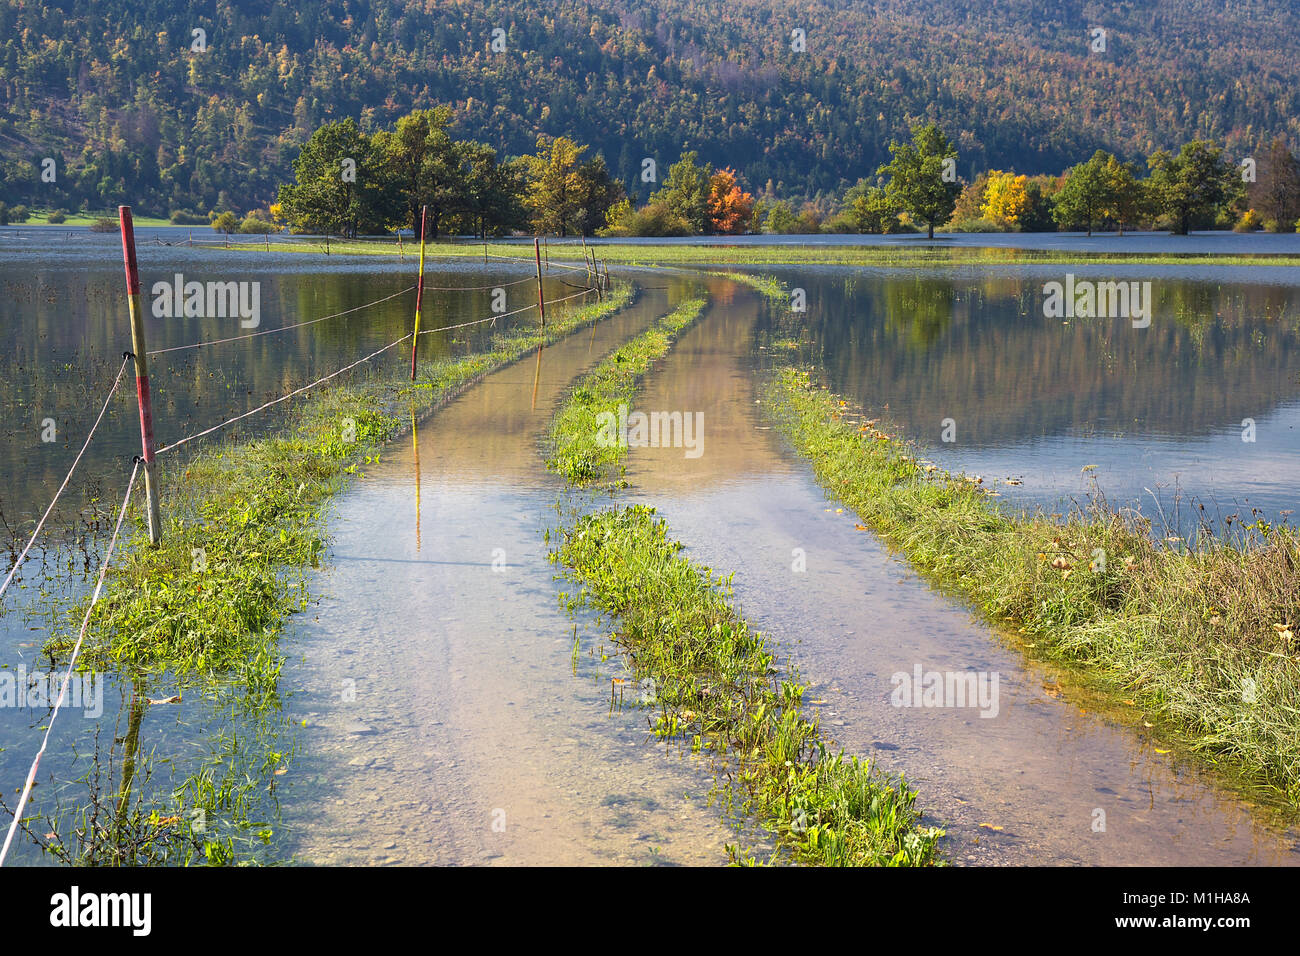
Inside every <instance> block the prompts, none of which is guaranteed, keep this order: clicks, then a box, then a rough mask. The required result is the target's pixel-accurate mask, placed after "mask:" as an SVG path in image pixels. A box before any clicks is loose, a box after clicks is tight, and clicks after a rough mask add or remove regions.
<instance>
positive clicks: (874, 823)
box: [551, 505, 943, 866]
mask: <svg viewBox="0 0 1300 956" xmlns="http://www.w3.org/2000/svg"><path fill="white" fill-rule="evenodd" d="M681 550H682V544H681V543H680V542H678V541H672V540H670V539H669V537H668V531H667V526H666V523H665V522H664V521H663V520H662V519H660V518H657V517H656V516H655V512H654V509H653V508H648V507H646V506H644V505H633V506H630V507H625V508H610V509H606V510H603V511H599V512H596V513H594V514H589V515H585V516H583V517H582V518H580V519H579V520H578V521H577V523H576V524H575V525H574V526H573V527H572V528H569V529H566V530H565V531H564V532H563V540H562V542H561V544H560V545H559V547H558V548H557V549H556V550H555V551H554V552H552V555H551V559H552V561H555V562H557V563H559V564H562V565H563V566H564V567H565V570H566V574H567V575H568V577H569V579H570V580H572V581H574V582H576V583H578V584H580V585H581V588H580V590H579V592H578V593H577V594H576V595H568V594H565V595H562V598H561V599H562V600H563V601H565V602H566V604H567V606H568V608H569V610H570V611H571V612H572V611H574V610H576V609H577V608H579V607H590V608H594V609H596V610H597V611H599V612H600V613H602V614H605V615H608V616H609V617H610V619H611V620H612V619H614V618H617V621H618V625H617V630H616V631H615V633H614V634H613V638H612V639H613V641H614V642H615V643H617V644H618V645H620V646H621V647H622V648H623V649H624V650H625V651H626V652H627V655H628V657H629V659H630V661H631V663H632V666H633V669H634V672H635V673H636V675H637V677H638V678H645V677H650V678H651V679H653V680H654V682H655V690H656V700H655V702H654V704H653V706H655V707H658V708H659V714H658V716H657V717H656V718H655V722H654V733H655V735H656V736H657V737H660V738H663V739H668V740H671V739H674V738H679V739H681V740H683V741H690V745H691V747H692V749H693V750H696V751H699V750H709V751H711V752H712V753H713V754H714V755H715V757H716V758H717V759H718V760H719V761H720V762H721V763H722V764H723V765H724V766H725V772H726V773H727V775H728V776H729V778H730V783H729V787H730V788H731V789H732V791H733V792H735V793H738V794H739V795H740V796H741V800H742V807H743V808H744V809H745V810H746V811H747V812H749V813H752V814H754V815H755V817H757V818H758V819H759V820H760V821H761V822H762V823H763V824H764V826H766V827H767V828H768V829H769V830H771V831H772V833H773V834H774V835H775V836H776V838H777V843H778V846H779V847H784V848H786V849H788V850H789V851H790V852H791V853H792V854H793V857H794V859H796V860H797V861H798V862H801V863H806V864H812V865H819V866H922V865H927V864H931V863H934V862H935V848H936V844H937V842H938V840H939V838H940V837H941V836H943V831H942V830H939V829H937V828H934V827H927V826H922V825H921V823H920V817H921V815H920V812H919V811H918V810H917V808H916V793H915V791H913V790H912V789H911V788H910V787H909V786H908V784H907V782H906V781H905V780H904V779H902V778H901V777H898V778H894V777H889V776H886V775H885V774H883V773H881V772H879V771H878V770H876V769H875V768H874V767H873V765H872V763H871V761H870V760H865V761H860V760H859V759H858V758H857V757H853V758H851V759H845V758H844V756H843V755H842V754H840V753H836V752H832V751H831V750H830V749H829V748H828V747H827V745H826V743H825V741H824V740H823V739H822V738H821V734H820V729H819V727H818V723H817V720H816V718H814V719H813V720H808V719H807V718H806V717H804V716H803V711H802V708H801V703H802V700H803V695H804V694H805V693H806V691H807V687H806V686H805V685H803V684H801V683H799V680H798V676H797V674H795V673H793V672H790V673H788V674H787V675H786V676H784V677H782V676H780V675H779V672H778V670H777V667H776V655H775V653H774V652H773V651H771V650H770V649H769V648H768V647H767V644H766V642H765V641H764V639H763V637H762V635H760V634H759V633H758V632H756V631H754V630H753V629H752V628H750V627H749V625H748V624H747V623H746V622H745V621H744V619H743V618H741V616H740V615H739V614H738V613H737V612H736V610H735V609H734V608H733V607H732V604H731V598H732V590H731V579H730V578H729V577H728V578H725V579H724V578H720V577H718V578H715V577H714V576H713V574H712V572H710V571H709V570H708V569H706V568H702V567H699V566H697V565H695V564H693V563H691V562H690V561H688V560H687V559H685V558H683V557H681V556H680V554H679V553H678V552H680V551H681ZM728 852H729V853H730V855H731V857H732V860H733V861H734V862H752V860H750V859H748V858H746V857H745V856H744V855H742V854H741V853H740V852H739V851H738V850H737V849H736V848H735V847H732V846H729V847H728Z"/></svg>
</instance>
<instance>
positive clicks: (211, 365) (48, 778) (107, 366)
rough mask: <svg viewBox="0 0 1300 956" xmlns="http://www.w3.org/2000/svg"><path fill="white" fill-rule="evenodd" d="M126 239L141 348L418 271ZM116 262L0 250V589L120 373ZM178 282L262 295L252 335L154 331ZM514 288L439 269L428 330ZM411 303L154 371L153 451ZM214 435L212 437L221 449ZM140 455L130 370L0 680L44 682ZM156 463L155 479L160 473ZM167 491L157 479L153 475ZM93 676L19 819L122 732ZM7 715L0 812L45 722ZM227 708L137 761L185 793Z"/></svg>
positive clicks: (49, 242)
mask: <svg viewBox="0 0 1300 956" xmlns="http://www.w3.org/2000/svg"><path fill="white" fill-rule="evenodd" d="M140 238H141V242H140V249H139V261H140V272H141V280H142V284H143V286H144V289H145V291H146V296H145V307H146V313H147V318H146V327H147V335H148V338H149V347H150V348H151V349H154V348H167V347H170V346H173V345H178V344H185V343H189V342H193V341H203V340H208V339H214V338H224V337H227V336H230V335H239V334H242V333H244V332H246V331H257V330H264V329H269V328H274V327H276V326H279V325H282V324H289V323H293V322H298V321H303V320H305V319H310V318H315V317H317V316H320V315H328V314H331V313H335V312H339V311H343V310H346V309H351V308H354V307H356V306H357V305H361V304H363V303H367V302H370V301H372V300H374V299H379V298H382V297H385V296H389V295H391V294H393V293H394V292H398V291H400V290H402V289H404V288H406V287H407V286H408V285H410V284H412V283H413V282H414V276H413V273H414V269H415V264H414V262H413V260H412V259H411V258H410V257H409V256H407V257H406V259H405V260H404V261H398V260H397V259H396V258H393V259H391V260H389V259H382V258H376V257H353V258H343V257H339V256H331V257H329V258H328V259H327V258H326V257H325V256H323V255H319V256H317V255H311V254H306V255H299V254H293V255H280V256H275V257H274V259H273V261H269V260H268V259H267V258H266V257H264V256H262V255H261V254H260V252H259V250H257V249H252V250H244V249H240V250H235V251H226V250H222V249H215V250H214V249H201V248H200V249H188V248H177V247H160V246H156V245H151V244H149V243H147V242H145V241H144V240H143V236H141V237H140ZM121 255H122V254H121V245H120V240H118V238H117V237H116V236H95V235H91V234H88V233H84V232H83V233H79V234H76V235H75V236H74V238H72V239H68V240H62V239H60V238H57V237H52V236H50V235H49V234H48V233H47V234H42V235H41V236H40V237H39V238H38V240H31V241H29V240H24V241H23V242H21V243H13V244H0V320H2V321H0V344H2V346H3V347H2V348H0V355H3V357H2V358H0V401H2V402H3V404H4V407H5V409H6V411H7V413H8V414H7V415H6V417H5V425H4V427H3V429H0V458H2V459H3V460H4V462H5V467H4V482H3V486H2V487H0V534H2V535H3V546H4V547H5V548H6V550H7V551H8V554H7V559H8V560H7V561H6V562H4V563H3V566H2V567H0V577H2V576H3V574H6V573H7V572H8V571H9V569H10V568H11V567H12V562H13V561H15V560H16V558H17V554H18V550H19V549H20V548H21V546H22V544H23V543H25V542H26V540H27V537H28V536H29V535H30V533H31V530H32V528H33V527H34V525H35V521H36V518H37V517H38V516H39V515H40V513H41V512H42V511H43V510H44V508H45V507H46V505H47V504H48V503H49V501H50V499H51V497H52V496H53V494H54V492H55V490H56V489H57V488H58V485H59V483H60V482H61V481H62V480H63V477H64V474H65V473H66V471H67V468H68V467H69V466H70V465H71V463H72V461H73V459H74V458H75V456H76V454H77V451H78V449H79V448H80V446H81V443H82V442H83V440H84V438H85V434H86V431H87V429H88V428H89V426H90V424H91V422H92V421H93V418H94V416H95V415H96V414H97V413H98V411H99V408H100V404H101V403H102V401H103V397H104V394H105V392H106V390H107V387H108V385H109V384H110V383H111V381H112V378H113V375H114V374H115V373H116V371H117V369H118V366H119V365H120V364H121V352H122V350H124V349H125V348H129V347H130V331H129V326H128V324H127V313H126V308H125V299H124V295H123V287H124V284H125V283H124V277H123V271H122V265H121ZM177 272H180V273H182V274H184V275H185V276H186V279H187V280H199V281H207V280H221V281H250V282H259V283H261V322H260V324H259V326H258V327H257V328H256V329H248V330H245V329H242V328H240V326H239V321H238V319H237V318H225V319H222V318H188V319H160V318H156V317H154V316H153V315H152V313H151V311H150V305H149V303H150V301H151V300H150V298H149V295H148V294H147V293H148V292H149V290H150V287H151V283H152V282H153V281H155V280H158V281H163V280H167V281H170V279H171V277H173V276H174V275H175V274H176V273H177ZM521 275H523V276H524V277H525V278H527V277H529V276H530V275H531V270H530V269H529V268H528V267H527V266H524V265H519V264H511V263H506V264H503V265H499V266H498V265H494V266H492V267H490V268H487V269H484V268H483V267H481V266H479V267H478V268H466V267H465V266H464V265H463V264H453V265H450V266H445V267H444V266H443V265H442V264H440V267H439V269H438V270H437V271H434V270H429V272H428V273H427V287H426V297H425V320H424V324H425V327H426V328H428V327H430V326H431V325H434V326H436V325H444V324H453V323H455V322H457V321H465V320H466V319H468V318H470V317H475V318H477V317H480V316H483V315H488V314H491V311H492V306H491V303H490V301H489V297H490V296H491V291H490V289H489V290H479V291H472V292H444V291H440V290H439V288H437V287H443V286H447V287H450V286H492V285H494V284H498V283H515V284H512V285H508V286H506V287H505V288H506V293H507V294H506V305H507V309H515V308H520V307H522V306H525V305H529V304H532V303H535V301H536V285H535V281H528V282H517V280H518V279H519V278H520V276H521ZM565 278H567V275H566V276H565ZM545 288H546V294H547V296H548V298H557V297H561V296H565V295H569V294H571V293H572V291H573V290H572V289H571V288H569V287H568V286H566V285H564V284H563V282H562V279H561V278H560V277H559V276H558V275H552V276H548V277H547V278H546V280H545ZM413 301H414V300H413V295H411V294H405V295H399V296H398V297H397V298H394V299H392V300H390V301H388V302H385V303H382V304H379V305H376V306H374V307H372V308H369V309H366V310H364V311H361V312H357V313H354V314H352V315H349V316H340V317H338V318H334V319H330V320H327V321H323V322H319V323H317V324H314V325H310V326H307V327H305V328H300V329H295V330H292V331H288V332H283V333H276V334H268V335H262V336H258V337H255V338H250V339H245V340H242V341H238V342H231V343H226V344H221V345H215V346H211V347H205V348H200V349H195V350H190V351H182V352H174V353H168V354H164V355H158V356H154V357H152V358H151V361H150V372H151V378H152V385H153V394H154V401H155V405H154V419H155V434H156V437H157V440H158V443H159V444H160V445H161V444H165V443H167V442H168V441H171V440H174V439H176V438H178V437H180V436H182V435H184V434H188V433H190V432H193V431H196V430H199V429H201V428H204V427H207V426H209V425H212V424H215V423H217V422H219V421H222V420H223V419H225V418H227V417H229V416H231V415H233V414H237V413H239V412H242V411H245V410H247V409H249V408H252V407H254V406H256V405H258V404H261V403H262V402H264V401H266V400H268V399H270V398H272V397H276V396H279V395H282V394H284V393H285V392H287V391H289V390H291V389H293V388H295V387H298V386H299V385H301V384H303V383H305V382H307V381H310V380H312V379H314V378H316V377H318V376H320V375H322V374H325V373H326V372H330V371H333V370H335V369H336V368H339V367H340V366H342V365H345V364H347V363H349V362H352V361H354V360H355V359H357V358H359V357H360V356H361V355H364V354H366V353H367V352H368V351H372V350H373V349H375V348H377V347H378V346H380V345H382V344H386V343H387V342H390V341H392V340H394V339H396V338H398V337H400V336H402V335H404V334H405V333H406V332H408V331H409V329H410V324H411V320H412V310H413ZM535 321H536V320H535V317H534V316H533V315H532V314H530V313H527V312H525V313H523V314H521V315H519V316H512V317H507V318H503V319H501V320H500V321H499V322H498V323H497V328H496V329H493V328H492V326H491V324H486V325H484V326H481V327H477V328H469V329H463V330H457V331H455V332H450V333H442V334H431V335H427V336H424V337H423V338H422V340H421V354H422V355H424V356H438V355H452V354H459V353H462V352H465V351H468V350H470V349H473V348H480V347H482V346H484V345H485V344H486V343H487V340H488V337H489V336H490V335H492V334H494V332H495V331H499V330H500V329H502V328H509V327H511V326H513V325H515V324H517V323H520V322H523V323H526V324H529V325H531V324H533V323H535ZM400 351H402V350H395V351H394V352H393V353H391V360H392V361H395V362H398V363H405V362H407V361H409V359H408V358H407V357H406V355H402V354H398V352H400ZM388 357H389V356H385V358H388ZM367 372H368V370H367V369H366V368H365V367H362V368H359V369H358V370H357V371H356V372H354V373H349V374H350V376H351V380H355V376H357V375H361V376H364V375H366V374H367ZM341 380H342V381H347V380H349V378H348V377H347V376H345V377H344V378H343V379H341ZM293 404H294V403H293V401H290V402H287V403H285V404H284V405H281V406H278V407H277V408H275V409H272V410H271V411H269V412H267V413H264V414H262V415H258V416H255V417H254V418H252V419H249V420H248V422H247V423H246V424H245V425H244V426H243V433H244V434H249V433H253V434H256V433H261V432H264V431H267V430H270V429H273V428H275V427H277V426H278V425H280V424H281V423H282V422H283V421H284V413H285V412H286V411H288V410H290V409H291V408H292V407H293ZM47 418H49V419H52V420H53V422H54V430H55V438H56V440H55V441H53V442H47V441H44V440H43V436H42V432H43V430H44V424H43V423H44V420H45V419H47ZM232 433H233V432H232ZM224 434H225V433H221V434H219V435H218V436H217V440H220V438H221V437H223V436H224ZM139 442H140V432H139V422H138V418H137V413H136V408H135V398H134V388H133V387H132V382H131V370H130V369H128V370H127V374H126V376H125V377H124V382H123V385H122V386H121V388H120V390H119V393H118V398H117V401H115V402H114V403H113V404H112V405H110V407H109V410H108V412H107V414H106V416H105V419H104V422H103V424H102V425H101V426H100V429H99V431H98V432H97V433H96V436H95V440H94V442H93V443H92V444H91V446H90V448H89V449H88V450H87V452H86V455H85V457H84V458H83V460H82V462H81V464H80V465H79V467H78V469H77V472H76V474H75V476H74V479H73V481H72V483H71V484H70V486H69V488H68V490H67V491H66V492H65V494H64V496H63V498H62V499H61V500H60V503H59V506H58V508H57V509H56V510H55V511H54V512H53V513H52V515H51V516H50V521H49V523H48V525H47V528H46V531H45V533H44V535H43V536H42V538H41V539H40V540H39V541H38V542H37V545H36V547H35V548H34V549H33V551H32V553H31V555H30V556H29V557H28V560H27V562H26V564H25V565H24V566H23V568H22V569H21V571H20V572H19V575H18V576H17V577H16V578H15V581H14V584H13V585H12V587H11V589H10V590H9V591H8V592H7V593H6V595H5V597H4V609H3V613H0V672H3V673H5V674H8V675H16V674H18V673H20V672H23V673H27V674H31V673H32V672H34V671H40V672H42V673H43V672H45V671H47V670H48V662H45V661H43V660H41V659H40V657H39V656H38V655H39V654H40V650H41V647H42V646H43V645H44V643H45V640H46V637H47V633H48V625H49V623H50V622H49V619H48V615H47V609H48V608H49V607H50V606H51V605H52V601H51V598H57V599H58V600H60V601H63V602H67V601H71V600H75V599H76V598H77V597H78V596H79V595H81V594H84V593H86V591H88V589H89V588H90V587H91V586H93V581H94V575H95V573H96V572H97V571H98V566H99V559H100V555H101V553H102V549H103V548H104V546H105V545H106V542H107V533H108V532H109V531H111V529H112V522H113V520H115V517H116V509H117V507H118V505H119V504H120V501H121V495H122V493H123V491H124V486H125V482H126V477H127V475H128V474H129V471H130V467H131V457H132V456H133V455H134V454H137V453H138V452H139V448H140V445H139ZM200 444H201V443H196V444H195V445H194V446H190V447H199V445H200ZM188 451H189V449H188V448H187V449H185V450H184V452H182V454H185V453H188ZM160 460H162V461H164V464H165V459H160ZM163 477H164V480H165V479H166V471H163ZM137 492H138V489H137ZM11 542H13V543H14V544H13V546H12V548H11V547H10V543H11ZM58 673H59V674H60V675H61V673H62V671H61V670H60V671H59V672H58ZM99 679H100V681H101V687H102V690H103V695H104V699H103V702H102V712H99V708H98V707H95V706H90V707H86V708H79V707H69V708H65V710H64V711H63V712H62V713H61V715H60V717H59V720H58V722H57V724H56V725H55V731H54V735H53V737H52V738H51V747H50V750H49V752H48V753H47V754H46V756H45V757H44V758H43V759H42V762H41V776H40V778H39V781H40V782H39V785H38V787H37V789H36V791H34V795H33V803H32V807H34V808H35V809H37V810H39V811H40V812H43V813H44V812H52V811H53V809H54V804H55V801H56V799H57V800H58V801H59V802H60V803H62V804H63V805H64V806H76V805H77V804H78V802H79V801H83V802H84V799H85V796H86V792H87V791H86V786H85V784H84V783H81V782H78V778H79V777H80V776H81V775H82V774H84V773H86V772H87V771H88V770H89V764H88V762H87V759H86V756H87V754H89V753H90V751H91V750H92V748H93V746H94V737H95V733H96V732H97V731H98V732H99V733H100V736H101V743H102V744H103V745H104V748H105V750H107V747H108V744H109V741H110V740H111V739H112V738H113V737H114V736H120V735H121V734H122V733H123V730H122V728H123V727H124V726H125V722H126V720H127V717H126V714H127V710H128V703H127V698H128V697H129V693H130V687H129V686H127V687H122V686H120V685H119V684H118V683H117V682H116V680H115V679H114V678H113V677H112V676H110V675H101V676H100V678H99ZM158 684H159V686H154V687H151V688H150V689H149V696H154V697H159V698H165V697H169V696H171V695H172V694H173V693H174V687H173V686H169V685H170V682H169V681H167V680H166V679H165V678H164V679H163V680H162V681H160V682H158ZM31 700H32V698H30V697H29V698H28V701H31ZM6 703H7V702H0V787H2V788H3V791H4V798H5V799H7V800H9V801H10V802H11V803H12V802H14V801H15V800H16V798H17V792H16V790H15V788H16V787H17V786H18V785H19V784H20V783H21V782H22V780H23V779H24V776H25V774H26V772H27V768H28V767H29V766H30V764H31V760H32V758H33V756H34V754H35V753H36V750H37V748H38V746H39V743H40V736H41V728H43V726H44V724H45V722H46V720H47V718H48V713H49V710H48V707H47V706H45V705H42V704H33V705H32V706H7V705H6ZM230 704H231V702H230V701H229V700H226V699H225V698H224V697H223V696H222V691H221V689H220V688H218V689H217V690H216V697H215V698H210V697H208V696H205V697H199V696H198V695H197V694H191V693H189V692H187V693H186V695H185V701H184V703H182V704H180V705H172V706H165V707H163V706H160V707H155V708H151V709H150V710H149V713H148V714H147V715H146V717H145V719H144V723H143V732H142V738H141V739H142V746H143V747H144V748H145V749H146V750H148V749H150V748H153V747H157V748H158V754H159V756H161V757H164V758H172V757H174V758H176V763H175V764H174V765H173V767H174V768H183V772H181V773H180V779H183V778H184V776H185V775H186V774H187V773H188V772H189V769H191V768H192V767H193V766H194V765H195V762H196V761H197V762H199V763H201V762H202V761H203V760H205V759H207V757H206V755H207V748H208V746H209V745H210V744H212V745H214V746H220V742H219V741H217V740H216V731H217V730H219V729H227V730H228V729H231V727H232V725H231V724H230V722H229V721H226V720H225V718H224V717H223V716H222V715H223V714H224V713H225V710H226V708H227V707H228V706H230ZM233 726H234V727H235V728H236V729H237V730H238V733H239V735H240V736H241V737H244V736H247V734H248V733H249V732H250V728H249V727H248V726H242V725H240V724H239V723H238V722H236V724H234V725H233ZM258 729H259V730H260V729H264V728H258ZM173 767H160V770H159V778H158V782H159V783H160V784H161V785H162V786H163V787H164V789H165V788H166V783H165V781H164V780H163V778H164V777H166V776H168V775H169V774H170V772H171V770H172V769H173ZM5 829H7V817H4V816H3V815H2V814H0V834H2V833H3V830H5ZM14 859H21V860H23V861H24V862H35V861H38V860H39V859H40V858H39V856H37V855H36V853H35V851H34V849H33V848H32V847H30V846H28V845H23V846H20V847H19V848H18V849H17V850H16V851H15V854H14Z"/></svg>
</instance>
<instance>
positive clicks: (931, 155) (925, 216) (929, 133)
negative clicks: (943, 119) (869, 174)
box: [876, 123, 961, 239]
mask: <svg viewBox="0 0 1300 956" xmlns="http://www.w3.org/2000/svg"><path fill="white" fill-rule="evenodd" d="M889 153H890V156H891V157H892V158H891V159H890V161H889V162H888V163H886V164H885V165H883V166H881V167H880V168H879V169H878V170H876V175H878V176H888V177H889V184H888V185H887V186H886V187H885V189H886V191H887V193H888V195H889V197H890V199H892V200H893V201H895V202H896V203H897V204H898V205H899V207H901V208H902V209H903V210H904V211H906V212H908V213H910V214H911V216H912V218H913V219H916V220H918V221H920V222H922V223H924V224H925V226H926V230H927V232H928V234H929V237H930V238H931V239H933V238H934V227H935V226H941V225H943V224H944V223H945V222H947V221H948V220H949V219H950V218H951V217H952V210H953V206H954V205H955V204H956V202H957V195H958V193H960V192H961V186H960V185H959V184H958V183H957V182H956V177H955V176H946V175H945V173H948V172H949V171H951V170H953V169H955V168H956V166H955V164H956V161H957V147H955V146H954V145H953V144H952V143H951V142H950V141H949V139H948V137H947V136H945V135H944V133H943V131H942V130H941V129H939V127H938V126H937V125H935V124H934V123H930V124H928V125H924V126H922V125H919V124H918V125H917V126H914V127H912V141H911V142H910V143H897V142H890V144H889Z"/></svg>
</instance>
